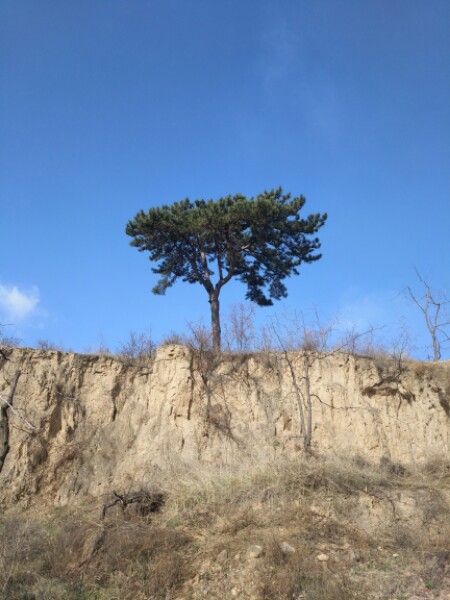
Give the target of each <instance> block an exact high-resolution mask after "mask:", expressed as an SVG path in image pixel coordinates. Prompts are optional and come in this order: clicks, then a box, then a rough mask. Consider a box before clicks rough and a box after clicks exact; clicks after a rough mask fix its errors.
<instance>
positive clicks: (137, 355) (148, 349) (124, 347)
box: [117, 331, 156, 366]
mask: <svg viewBox="0 0 450 600" xmlns="http://www.w3.org/2000/svg"><path fill="white" fill-rule="evenodd" d="M155 352H156V344H155V342H154V341H153V340H152V339H151V338H150V337H149V336H148V335H147V334H145V333H136V332H134V331H132V332H131V333H130V335H129V338H128V340H126V341H125V342H122V343H121V344H120V346H119V349H118V351H117V355H118V356H119V358H120V359H121V360H123V362H125V363H126V364H130V365H136V366H147V365H148V364H149V363H150V362H151V361H152V359H153V358H154V356H155Z"/></svg>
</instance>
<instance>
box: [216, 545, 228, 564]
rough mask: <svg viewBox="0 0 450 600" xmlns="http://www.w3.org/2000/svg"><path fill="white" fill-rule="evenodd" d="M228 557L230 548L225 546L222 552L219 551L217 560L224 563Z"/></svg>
mask: <svg viewBox="0 0 450 600" xmlns="http://www.w3.org/2000/svg"><path fill="white" fill-rule="evenodd" d="M227 558H228V550H227V549H226V548H225V549H224V550H222V552H219V554H218V555H217V562H218V563H222V562H224V561H226V560H227Z"/></svg>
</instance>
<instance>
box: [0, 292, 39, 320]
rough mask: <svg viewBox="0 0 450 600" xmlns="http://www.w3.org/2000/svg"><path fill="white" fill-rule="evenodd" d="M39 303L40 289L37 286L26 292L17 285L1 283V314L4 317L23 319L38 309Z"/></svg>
mask: <svg viewBox="0 0 450 600" xmlns="http://www.w3.org/2000/svg"><path fill="white" fill-rule="evenodd" d="M38 304H39V290H38V288H37V287H36V286H34V287H32V288H31V290H30V291H28V292H25V291H23V290H20V289H19V288H18V287H17V286H16V285H3V284H1V283H0V315H1V316H2V318H3V319H5V320H8V321H13V322H17V321H23V320H24V319H26V318H27V317H29V316H30V315H32V314H33V313H34V312H35V311H36V308H37V305H38Z"/></svg>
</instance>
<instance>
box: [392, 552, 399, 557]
mask: <svg viewBox="0 0 450 600" xmlns="http://www.w3.org/2000/svg"><path fill="white" fill-rule="evenodd" d="M399 556H400V554H397V553H396V552H395V553H394V554H393V555H392V558H398V557H399Z"/></svg>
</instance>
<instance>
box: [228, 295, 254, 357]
mask: <svg viewBox="0 0 450 600" xmlns="http://www.w3.org/2000/svg"><path fill="white" fill-rule="evenodd" d="M254 318H255V306H254V304H251V303H247V304H244V303H242V302H241V303H240V304H234V305H233V306H232V307H231V310H230V312H229V314H228V315H227V319H226V324H225V327H224V338H225V347H226V349H227V350H228V351H233V350H234V351H238V352H249V351H250V350H253V349H254V348H255V323H254Z"/></svg>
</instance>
